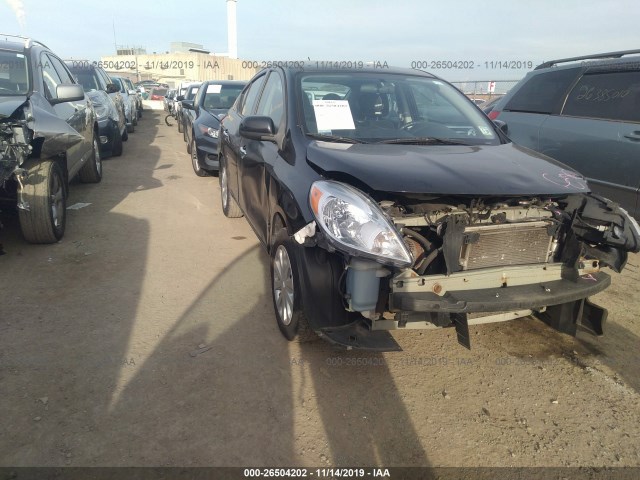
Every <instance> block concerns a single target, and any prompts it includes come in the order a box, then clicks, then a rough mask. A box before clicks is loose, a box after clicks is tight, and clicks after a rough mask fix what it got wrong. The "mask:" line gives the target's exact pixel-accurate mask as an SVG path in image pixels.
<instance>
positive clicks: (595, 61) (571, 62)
mask: <svg viewBox="0 0 640 480" xmlns="http://www.w3.org/2000/svg"><path fill="white" fill-rule="evenodd" d="M638 54H640V50H621V51H618V52H608V53H594V54H590V55H583V56H580V57H568V58H560V59H557V60H549V61H547V62H544V63H541V64H540V65H538V66H537V67H536V68H535V69H534V70H533V71H534V72H535V71H536V70H547V69H550V68H558V69H565V68H576V67H582V68H585V69H587V68H593V67H606V66H612V67H615V66H616V65H625V64H629V63H636V64H638V62H639V61H640V56H638Z"/></svg>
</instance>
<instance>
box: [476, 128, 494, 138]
mask: <svg viewBox="0 0 640 480" xmlns="http://www.w3.org/2000/svg"><path fill="white" fill-rule="evenodd" d="M478 128H479V129H480V131H481V132H482V134H483V135H484V136H485V137H490V136H491V130H489V129H488V128H487V127H483V126H482V125H478Z"/></svg>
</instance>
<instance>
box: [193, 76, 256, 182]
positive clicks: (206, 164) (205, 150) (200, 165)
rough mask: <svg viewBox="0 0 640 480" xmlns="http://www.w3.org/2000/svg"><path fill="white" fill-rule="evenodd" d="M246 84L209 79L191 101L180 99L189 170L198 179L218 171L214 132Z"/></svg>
mask: <svg viewBox="0 0 640 480" xmlns="http://www.w3.org/2000/svg"><path fill="white" fill-rule="evenodd" d="M246 84H247V82H239V81H224V80H209V81H206V82H203V83H202V85H200V88H199V90H198V93H197V94H196V97H195V98H194V99H193V100H183V101H182V108H183V110H184V112H185V115H184V119H185V127H184V134H185V135H186V137H187V153H189V154H190V155H191V165H192V166H193V171H194V172H195V173H196V175H198V176H199V177H204V176H206V175H208V174H209V173H211V172H217V171H218V165H219V164H218V130H219V128H220V119H221V118H222V117H224V115H225V114H226V113H227V111H228V110H229V108H231V105H233V102H235V101H236V98H237V97H238V95H240V92H241V91H242V89H243V88H244V87H245V85H246Z"/></svg>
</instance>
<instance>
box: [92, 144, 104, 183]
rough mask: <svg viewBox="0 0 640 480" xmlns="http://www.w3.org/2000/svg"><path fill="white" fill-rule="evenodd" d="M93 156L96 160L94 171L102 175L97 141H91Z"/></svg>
mask: <svg viewBox="0 0 640 480" xmlns="http://www.w3.org/2000/svg"><path fill="white" fill-rule="evenodd" d="M93 154H94V155H95V159H96V171H97V172H98V173H99V174H102V158H100V147H99V146H98V141H97V140H96V139H95V138H94V139H93Z"/></svg>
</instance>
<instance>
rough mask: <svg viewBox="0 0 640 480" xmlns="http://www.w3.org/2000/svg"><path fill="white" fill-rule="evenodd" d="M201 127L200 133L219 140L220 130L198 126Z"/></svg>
mask: <svg viewBox="0 0 640 480" xmlns="http://www.w3.org/2000/svg"><path fill="white" fill-rule="evenodd" d="M198 127H200V133H201V134H203V135H206V136H207V137H211V138H218V130H216V129H215V128H211V127H207V126H206V125H198Z"/></svg>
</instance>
